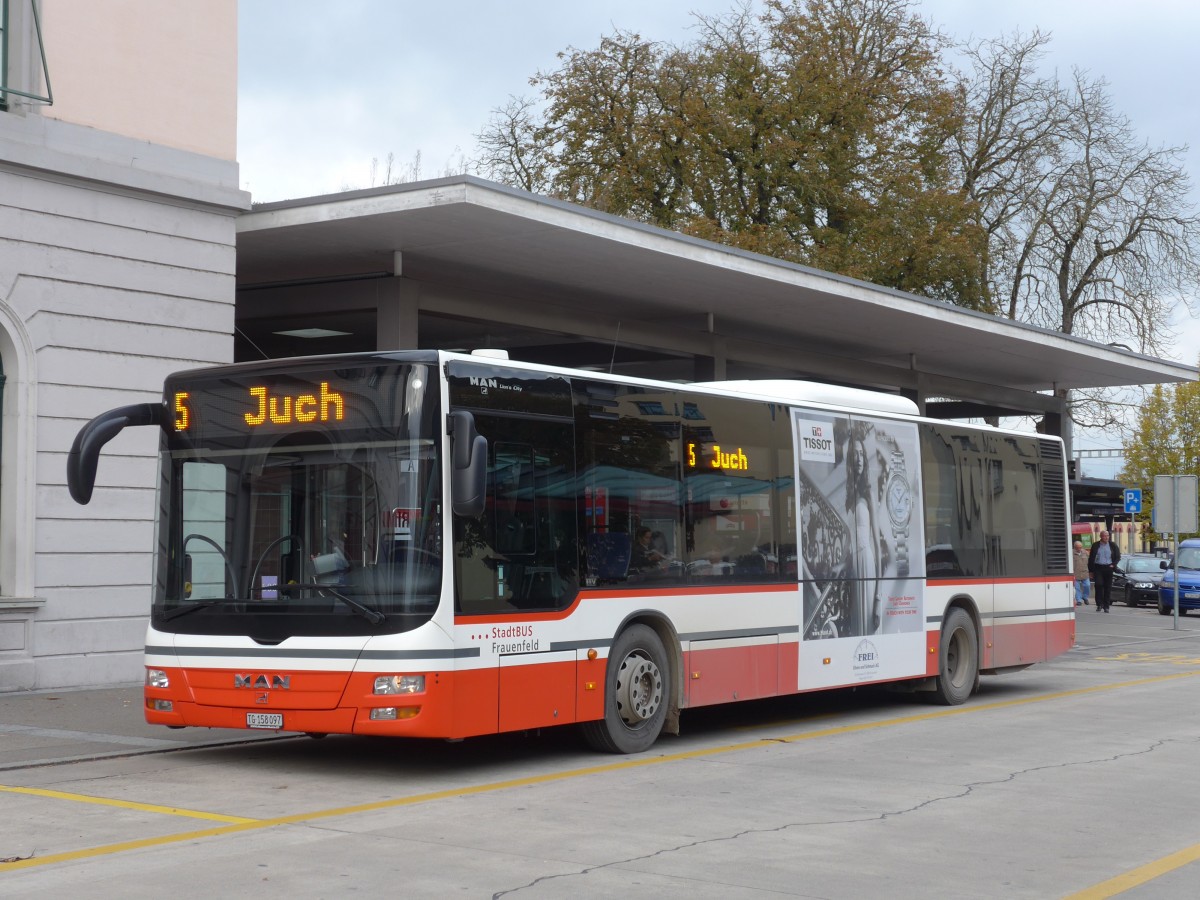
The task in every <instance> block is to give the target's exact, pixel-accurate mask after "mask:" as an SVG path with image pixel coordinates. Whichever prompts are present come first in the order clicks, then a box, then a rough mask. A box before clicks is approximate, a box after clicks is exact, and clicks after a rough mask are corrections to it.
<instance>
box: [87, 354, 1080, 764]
mask: <svg viewBox="0 0 1200 900" xmlns="http://www.w3.org/2000/svg"><path fill="white" fill-rule="evenodd" d="M131 425H150V426H157V427H159V428H160V429H161V447H162V452H161V470H160V478H159V488H158V495H159V502H158V509H159V511H160V514H159V521H158V526H157V553H156V556H155V560H156V562H155V573H156V575H155V579H154V586H153V603H152V608H151V613H150V623H149V630H148V633H147V638H146V657H145V663H146V685H145V715H146V719H147V721H149V722H151V723H157V724H161V725H167V726H173V727H178V726H207V727H217V728H259V729H273V730H279V731H289V732H307V733H310V734H314V735H324V734H329V733H340V734H373V735H392V736H397V737H403V736H419V737H436V738H452V739H457V738H464V737H468V736H472V735H482V734H492V733H497V732H504V731H513V730H521V729H536V728H542V727H545V726H550V725H561V724H567V723H579V724H580V725H581V726H582V730H583V733H584V734H585V736H586V737H587V738H588V740H589V742H590V743H591V744H592V745H593V746H595V747H597V748H599V749H603V750H608V751H615V752H622V753H630V752H637V751H641V750H644V749H646V748H647V747H649V746H650V745H651V744H652V743H653V742H654V741H655V740H656V739H657V738H658V736H659V734H660V733H661V732H662V731H663V730H664V729H665V730H667V731H668V732H673V733H674V732H677V731H678V728H679V717H680V712H681V710H684V709H686V708H689V707H696V706H704V705H707V704H715V703H727V702H730V701H734V700H746V699H751V698H762V697H772V696H779V695H784V694H792V693H797V692H803V691H815V690H821V689H827V688H842V687H847V686H861V685H871V684H884V683H888V684H891V685H894V686H896V687H898V688H902V689H905V690H917V691H926V692H928V693H929V696H930V697H931V698H933V699H935V700H937V701H939V702H941V703H945V704H957V703H962V702H963V701H964V700H966V699H967V698H968V697H969V696H970V694H971V693H972V692H973V691H974V690H976V689H977V687H978V684H979V676H980V675H981V674H993V673H997V672H1000V671H1003V670H1011V669H1018V668H1023V667H1025V666H1028V665H1030V664H1031V663H1036V662H1041V661H1043V660H1046V659H1049V658H1051V657H1053V656H1055V655H1057V654H1060V653H1062V652H1064V651H1066V650H1067V649H1069V648H1070V647H1071V646H1072V644H1073V642H1074V631H1075V617H1074V609H1075V607H1074V601H1073V597H1072V575H1071V568H1070V551H1069V547H1070V528H1069V519H1068V504H1067V482H1066V466H1065V462H1064V455H1063V446H1062V443H1061V442H1060V441H1059V440H1058V439H1056V438H1051V437H1043V436H1039V435H1031V434H1022V433H1016V432H1010V431H1002V430H997V429H992V428H980V427H974V426H969V425H964V424H958V423H954V422H948V421H937V420H930V419H924V418H921V417H919V416H918V415H917V410H916V407H915V405H914V404H912V403H910V402H909V401H908V400H905V399H903V398H899V397H896V396H893V395H888V394H879V393H874V392H869V391H861V390H854V389H848V388H839V387H832V386H828V385H819V384H811V383H805V382H795V381H760V382H751V381H746V382H736V383H734V382H725V383H711V384H692V385H681V384H672V383H663V382H654V381H649V380H640V379H632V378H621V377H613V376H607V375H604V374H598V373H595V372H587V371H572V370H567V369H559V368H552V367H547V366H541V365H527V364H520V363H516V362H510V361H509V360H508V359H507V358H505V357H503V355H502V354H497V353H486V354H480V353H477V354H471V355H467V354H456V353H444V352H435V351H405V352H380V353H371V354H355V355H345V356H330V357H314V358H307V359H290V360H275V361H269V362H261V363H252V364H241V365H232V366H224V367H217V368H209V369H199V370H194V371H188V372H181V373H178V374H176V375H173V376H171V377H170V378H168V379H167V382H166V385H165V390H164V395H163V400H162V402H161V403H153V404H142V405H138V406H130V407H123V408H121V409H118V410H113V411H111V412H109V413H106V414H104V415H101V416H99V417H97V418H96V419H94V420H92V421H91V422H90V423H88V424H87V425H86V426H85V427H84V428H83V429H82V430H81V431H80V433H79V435H78V436H77V438H76V441H75V445H74V447H73V448H72V450H71V454H70V457H69V461H68V483H69V486H70V489H71V493H72V496H73V497H75V499H76V500H77V501H79V502H82V503H86V502H88V500H89V499H90V498H91V494H92V490H93V486H94V484H95V480H96V470H97V463H98V457H99V453H100V449H101V447H102V446H103V444H104V443H105V442H107V441H108V440H109V439H111V438H112V437H113V436H115V435H116V434H117V433H118V432H119V431H120V430H121V429H122V428H124V427H127V426H131Z"/></svg>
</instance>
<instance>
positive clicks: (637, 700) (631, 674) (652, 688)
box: [616, 650, 663, 728]
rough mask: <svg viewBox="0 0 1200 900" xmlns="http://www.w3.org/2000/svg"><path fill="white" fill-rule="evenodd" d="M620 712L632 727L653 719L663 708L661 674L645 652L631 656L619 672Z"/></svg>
mask: <svg viewBox="0 0 1200 900" xmlns="http://www.w3.org/2000/svg"><path fill="white" fill-rule="evenodd" d="M616 698H617V711H618V712H620V714H621V718H622V719H623V720H624V722H625V724H626V725H628V726H629V727H630V728H637V727H638V726H639V725H642V724H643V723H645V722H646V721H647V720H649V719H652V718H654V714H655V713H656V712H658V709H659V707H660V706H662V699H663V680H662V673H661V672H660V671H659V669H658V666H657V665H655V663H654V660H652V659H650V657H648V656H646V655H645V654H644V653H643V652H642V651H640V650H639V651H635V652H633V653H630V654H629V655H628V656H627V657H625V660H624V661H623V662H622V663H621V668H620V669H618V670H617V690H616Z"/></svg>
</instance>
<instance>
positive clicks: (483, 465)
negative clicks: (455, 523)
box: [447, 410, 488, 517]
mask: <svg viewBox="0 0 1200 900" xmlns="http://www.w3.org/2000/svg"><path fill="white" fill-rule="evenodd" d="M447 419H448V422H449V430H450V439H451V461H452V463H453V471H452V473H451V482H450V490H451V493H452V498H453V500H452V505H451V508H452V509H453V510H454V514H455V515H456V516H465V517H474V516H478V515H480V514H482V513H483V508H484V502H485V499H486V493H487V455H488V449H487V438H485V437H484V436H483V435H481V434H480V433H479V432H478V431H476V430H475V417H474V416H472V415H471V414H470V413H469V412H467V411H465V410H455V411H454V412H452V413H450V415H449V416H448V417H447Z"/></svg>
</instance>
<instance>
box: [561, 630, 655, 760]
mask: <svg viewBox="0 0 1200 900" xmlns="http://www.w3.org/2000/svg"><path fill="white" fill-rule="evenodd" d="M670 672H671V670H670V665H669V664H668V662H667V651H666V649H665V648H664V647H663V643H662V640H660V639H659V636H658V634H656V633H655V631H654V629H653V628H650V627H648V626H646V625H632V626H630V627H629V628H627V629H625V630H624V631H623V632H621V634H620V635H619V636H618V637H617V640H616V641H615V642H614V643H613V646H612V650H611V651H610V652H609V654H608V668H607V671H606V673H605V676H604V718H603V719H600V720H599V721H596V722H584V723H583V726H582V728H583V736H584V738H585V739H586V740H587V742H588V744H589V745H590V746H591V747H592V748H593V749H595V750H600V751H602V752H605V753H641V752H642V751H644V750H647V749H649V748H650V746H651V745H653V743H654V742H655V741H656V740H658V736H659V734H661V733H662V727H663V722H665V721H666V718H667V706H668V704H669V700H670V683H671V682H670Z"/></svg>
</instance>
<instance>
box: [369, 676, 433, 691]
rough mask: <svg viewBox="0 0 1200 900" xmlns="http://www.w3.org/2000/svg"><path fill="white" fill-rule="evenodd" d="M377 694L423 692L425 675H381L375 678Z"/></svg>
mask: <svg viewBox="0 0 1200 900" xmlns="http://www.w3.org/2000/svg"><path fill="white" fill-rule="evenodd" d="M375 693H376V694H423V693H425V676H424V675H380V676H379V677H378V678H376V679H375Z"/></svg>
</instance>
